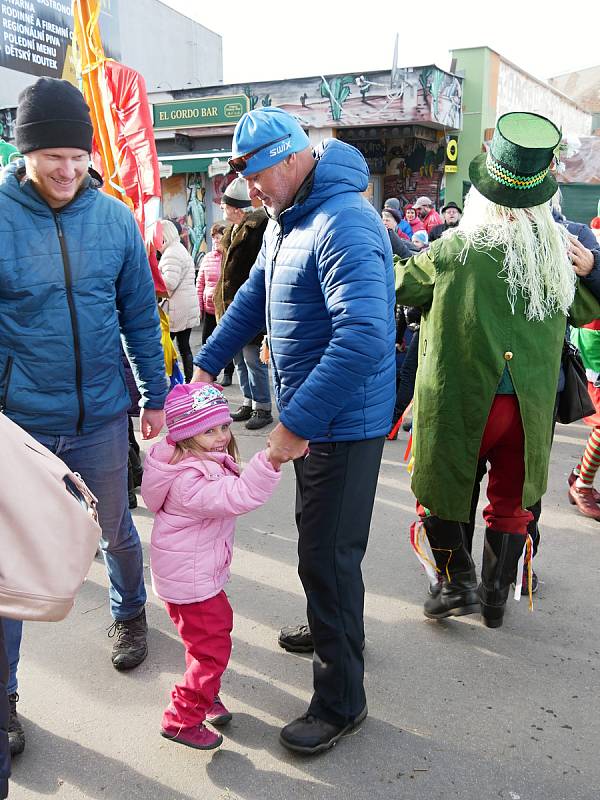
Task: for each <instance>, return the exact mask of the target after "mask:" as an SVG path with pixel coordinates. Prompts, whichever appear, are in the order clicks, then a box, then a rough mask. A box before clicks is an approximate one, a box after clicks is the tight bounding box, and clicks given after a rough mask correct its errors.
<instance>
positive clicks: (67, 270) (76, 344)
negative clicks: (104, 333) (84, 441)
mask: <svg viewBox="0 0 600 800" xmlns="http://www.w3.org/2000/svg"><path fill="white" fill-rule="evenodd" d="M53 214H54V222H55V224H56V231H57V233H58V241H59V243H60V252H61V255H62V262H63V272H64V275H65V288H66V290H67V303H68V306H69V315H70V317H71V331H72V333H73V348H74V350H75V384H76V387H77V401H78V403H79V417H78V419H77V433H78V434H79V433H81V429H82V428H83V418H84V415H85V410H84V406H83V381H82V377H81V345H80V341H79V326H78V324H77V312H76V310H75V301H74V299H73V280H72V275H71V262H70V261H69V253H68V250H67V244H66V242H65V237H64V236H63V230H62V226H61V224H60V219H59V216H58V214H56V213H54V212H53Z"/></svg>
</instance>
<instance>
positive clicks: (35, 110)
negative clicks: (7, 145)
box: [16, 78, 94, 155]
mask: <svg viewBox="0 0 600 800" xmlns="http://www.w3.org/2000/svg"><path fill="white" fill-rule="evenodd" d="M93 132H94V130H93V128H92V121H91V119H90V109H89V108H88V106H87V103H86V102H85V99H84V97H83V95H82V94H81V92H80V91H79V89H76V88H75V87H74V86H73V85H72V84H71V83H69V82H68V81H63V80H60V79H58V78H40V79H39V80H38V81H36V82H35V83H34V84H33V85H32V86H28V87H27V88H26V89H24V90H23V91H22V92H21V94H20V95H19V105H18V107H17V123H16V143H17V147H18V148H19V150H20V151H21V153H22V154H23V155H25V153H31V152H32V151H33V150H45V149H47V148H52V147H72V148H74V149H76V150H85V151H86V153H90V152H91V150H92V136H93Z"/></svg>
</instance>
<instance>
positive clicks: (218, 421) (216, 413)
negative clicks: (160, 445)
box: [165, 383, 232, 442]
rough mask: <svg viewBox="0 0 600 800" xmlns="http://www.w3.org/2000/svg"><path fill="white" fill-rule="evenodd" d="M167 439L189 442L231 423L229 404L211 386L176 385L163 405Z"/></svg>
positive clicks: (214, 385)
mask: <svg viewBox="0 0 600 800" xmlns="http://www.w3.org/2000/svg"><path fill="white" fill-rule="evenodd" d="M165 416H166V418H167V428H168V430H169V436H168V438H169V439H170V440H171V441H172V442H180V441H181V440H182V439H191V437H192V436H196V435H197V434H199V433H206V431H208V430H209V429H210V428H215V427H217V425H227V424H229V423H230V422H232V419H231V414H230V413H229V403H228V402H227V399H226V397H225V395H224V394H223V391H222V389H221V387H220V386H219V385H218V384H215V383H179V384H177V386H175V387H174V388H173V389H171V391H170V392H169V394H168V395H167V400H166V402H165Z"/></svg>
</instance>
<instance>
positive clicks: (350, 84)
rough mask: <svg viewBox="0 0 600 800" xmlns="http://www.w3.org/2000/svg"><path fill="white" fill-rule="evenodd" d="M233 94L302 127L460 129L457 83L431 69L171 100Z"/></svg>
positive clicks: (234, 88) (222, 90)
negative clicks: (279, 112) (282, 112)
mask: <svg viewBox="0 0 600 800" xmlns="http://www.w3.org/2000/svg"><path fill="white" fill-rule="evenodd" d="M235 93H237V94H240V93H241V94H245V95H246V96H247V97H248V99H249V100H250V108H260V107H268V106H271V105H273V106H279V107H280V108H284V109H285V110H286V111H289V112H290V113H292V114H294V115H295V116H296V117H297V118H298V120H299V122H300V124H301V125H303V126H304V127H312V128H330V127H336V128H343V127H348V128H350V127H356V126H359V125H390V124H392V125H393V124H399V123H400V124H402V123H412V124H414V123H419V122H423V123H437V124H438V125H440V126H443V127H445V128H447V129H450V130H457V129H460V127H461V124H462V121H461V103H462V80H461V78H458V77H457V76H456V75H452V74H451V73H449V72H445V71H444V70H441V69H439V68H438V67H436V66H426V67H407V68H406V69H396V70H394V71H393V72H392V71H390V70H388V71H383V72H368V73H364V74H360V73H348V74H344V75H331V76H327V75H319V76H316V77H310V78H297V79H292V80H282V81H268V82H263V83H255V84H245V85H244V84H230V85H228V86H219V87H215V86H210V87H206V88H205V89H196V90H194V92H189V91H187V92H184V91H182V92H174V93H173V96H174V97H175V96H176V97H177V99H184V98H186V97H192V96H194V97H203V96H206V97H209V96H212V97H214V96H219V95H220V94H235Z"/></svg>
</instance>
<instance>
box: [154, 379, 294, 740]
mask: <svg viewBox="0 0 600 800" xmlns="http://www.w3.org/2000/svg"><path fill="white" fill-rule="evenodd" d="M165 412H166V421H167V428H168V431H169V432H168V435H167V437H166V438H165V439H163V441H161V442H159V443H158V444H155V445H154V446H153V447H152V448H151V450H150V451H149V453H148V455H147V456H146V460H145V462H144V478H143V480H142V496H143V498H144V500H145V502H146V505H147V507H148V508H149V509H150V510H151V511H153V512H154V514H155V515H156V516H155V518H154V527H153V528H152V539H151V549H150V564H151V571H152V585H153V588H154V591H155V592H156V594H157V595H158V596H159V597H160V598H161V599H162V600H163V601H164V603H165V605H166V607H167V611H168V613H169V616H170V617H171V619H172V620H173V622H174V624H175V626H176V627H177V630H178V631H179V635H180V636H181V639H182V641H183V643H184V645H185V661H186V666H187V669H186V671H185V675H184V676H183V679H182V681H181V682H180V683H177V684H175V686H174V687H173V690H172V692H171V703H170V704H169V706H168V708H167V709H166V710H165V712H164V714H163V718H162V727H161V734H162V736H164V737H165V738H167V739H171V740H172V741H174V742H179V743H180V744H185V745H187V746H188V747H195V748H197V749H199V750H210V749H212V748H214V747H218V746H219V745H220V744H221V743H222V741H223V737H222V736H220V735H219V734H217V733H215V731H213V730H211V729H209V728H207V727H206V726H205V725H204V722H205V721H207V722H210V723H211V724H212V725H224V724H225V723H227V722H229V720H230V719H231V714H230V713H229V711H228V710H227V709H226V708H225V706H224V705H223V703H222V702H221V700H220V698H219V689H220V685H221V675H222V674H223V672H224V671H225V668H226V667H227V663H228V661H229V656H230V654H231V630H232V627H233V612H232V610H231V606H230V605H229V601H228V599H227V595H226V594H225V592H224V591H223V587H224V586H225V584H226V583H227V581H228V579H229V574H230V571H229V565H230V563H231V556H232V549H233V538H234V528H235V518H236V516H238V515H240V514H245V513H246V512H248V511H252V509H254V508H258V507H259V506H261V505H263V504H264V503H266V501H267V500H268V499H269V497H270V496H271V494H272V492H273V491H274V489H275V487H276V486H277V484H278V482H279V479H280V477H281V475H280V472H279V464H276V465H273V464H272V463H271V462H270V461H269V452H268V450H266V451H262V452H259V453H257V454H256V455H255V456H254V457H253V458H252V459H251V460H250V462H249V463H248V465H247V466H246V468H245V469H244V471H243V473H240V469H239V467H238V465H237V448H236V446H235V441H234V439H233V436H232V433H231V431H230V424H231V416H230V414H229V406H228V404H227V400H226V399H225V396H224V395H223V392H222V391H221V387H220V386H218V385H216V384H209V383H190V384H181V385H178V386H175V388H174V389H173V390H172V391H171V392H170V393H169V395H168V397H167V401H166V404H165Z"/></svg>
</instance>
